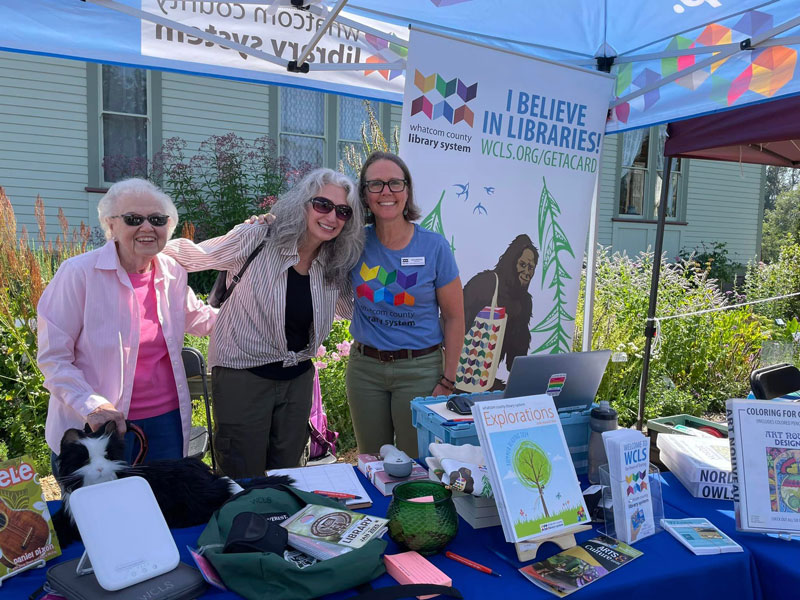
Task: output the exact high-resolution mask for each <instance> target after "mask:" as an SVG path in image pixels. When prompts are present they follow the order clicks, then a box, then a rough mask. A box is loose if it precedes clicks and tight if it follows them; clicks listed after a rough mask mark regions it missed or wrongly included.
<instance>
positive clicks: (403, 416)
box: [347, 348, 443, 458]
mask: <svg viewBox="0 0 800 600" xmlns="http://www.w3.org/2000/svg"><path fill="white" fill-rule="evenodd" d="M442 364H443V355H442V351H441V350H439V351H437V352H432V353H430V354H426V355H425V356H420V357H419V358H404V359H402V360H394V361H390V362H381V361H379V360H378V359H377V358H370V357H369V356H364V355H363V354H361V353H360V352H358V351H357V350H356V349H355V348H353V350H351V351H350V358H349V359H348V362H347V400H348V402H349V403H350V418H351V419H352V421H353V430H354V431H355V434H356V442H357V443H358V451H359V452H361V453H367V454H377V453H378V450H380V447H381V446H382V445H383V444H394V445H395V446H397V447H398V448H400V449H401V450H403V451H404V452H405V453H406V454H408V455H409V456H411V457H412V458H416V456H417V454H418V446H417V430H416V428H415V427H414V426H413V425H412V424H411V401H412V400H413V399H414V398H416V397H418V396H429V395H430V394H431V392H433V388H435V387H436V383H437V382H438V381H439V378H440V377H441V375H442Z"/></svg>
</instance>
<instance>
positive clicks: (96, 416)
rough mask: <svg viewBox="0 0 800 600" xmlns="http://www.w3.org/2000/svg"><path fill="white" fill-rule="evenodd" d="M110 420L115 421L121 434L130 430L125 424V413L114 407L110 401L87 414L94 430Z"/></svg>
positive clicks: (87, 418)
mask: <svg viewBox="0 0 800 600" xmlns="http://www.w3.org/2000/svg"><path fill="white" fill-rule="evenodd" d="M108 421H114V423H115V424H116V425H117V433H119V434H120V435H122V434H123V433H125V432H126V431H127V430H128V427H127V426H126V425H125V415H123V414H122V413H121V412H119V411H118V410H117V409H116V408H114V405H113V404H111V403H110V402H106V403H105V404H101V405H100V406H98V407H97V408H95V409H94V410H93V411H92V412H90V413H89V414H88V415H86V422H87V423H88V424H89V427H91V429H92V431H97V430H98V429H100V428H101V427H102V426H103V425H105V424H106V423H107V422H108Z"/></svg>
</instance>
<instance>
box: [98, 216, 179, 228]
mask: <svg viewBox="0 0 800 600" xmlns="http://www.w3.org/2000/svg"><path fill="white" fill-rule="evenodd" d="M109 219H122V221H123V222H124V223H125V225H127V226H128V227H138V226H139V225H141V224H142V223H144V220H145V219H147V222H148V223H150V225H152V226H153V227H163V226H164V225H166V224H167V221H169V215H147V216H146V217H145V216H144V215H137V214H135V213H126V214H124V215H113V216H111V217H109Z"/></svg>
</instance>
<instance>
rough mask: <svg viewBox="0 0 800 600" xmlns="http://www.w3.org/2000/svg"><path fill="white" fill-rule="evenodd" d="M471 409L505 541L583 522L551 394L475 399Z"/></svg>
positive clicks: (539, 535)
mask: <svg viewBox="0 0 800 600" xmlns="http://www.w3.org/2000/svg"><path fill="white" fill-rule="evenodd" d="M472 413H473V415H474V416H475V428H476V431H477V433H478V439H479V440H480V444H481V448H482V449H483V451H484V453H485V455H486V463H487V465H486V466H487V467H488V469H489V478H490V480H491V485H492V490H493V492H494V497H495V501H496V502H497V511H498V513H499V515H500V522H501V525H502V526H503V533H504V535H505V539H506V541H508V542H520V541H523V540H536V539H538V538H545V537H552V536H554V535H558V534H559V533H560V532H562V531H563V530H568V529H570V528H571V527H572V526H574V525H577V524H582V523H588V522H589V513H588V511H587V510H586V504H585V502H584V500H583V494H581V488H580V485H579V484H578V477H577V475H576V474H575V468H574V467H573V465H572V459H571V457H570V453H569V447H568V446H567V442H566V440H565V439H564V432H563V430H562V429H561V420H560V419H559V417H558V411H556V407H555V405H554V403H553V398H552V397H551V396H548V395H547V394H540V395H537V396H526V397H522V398H504V399H500V400H486V401H482V402H476V403H475V405H474V406H473V408H472Z"/></svg>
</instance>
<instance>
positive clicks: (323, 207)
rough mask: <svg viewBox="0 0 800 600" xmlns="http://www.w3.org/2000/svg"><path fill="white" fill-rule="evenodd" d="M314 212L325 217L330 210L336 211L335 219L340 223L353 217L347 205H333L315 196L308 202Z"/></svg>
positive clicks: (325, 199) (351, 210) (329, 201)
mask: <svg viewBox="0 0 800 600" xmlns="http://www.w3.org/2000/svg"><path fill="white" fill-rule="evenodd" d="M309 202H311V206H313V207H314V210H315V211H317V212H318V213H322V214H323V215H327V214H328V213H329V212H331V211H332V210H335V211H336V218H337V219H339V220H340V221H349V220H350V217H352V216H353V209H352V208H351V207H350V206H348V205H347V204H334V203H333V202H332V201H331V200H328V199H327V198H323V197H321V196H317V197H316V198H312V199H311V200H309Z"/></svg>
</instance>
